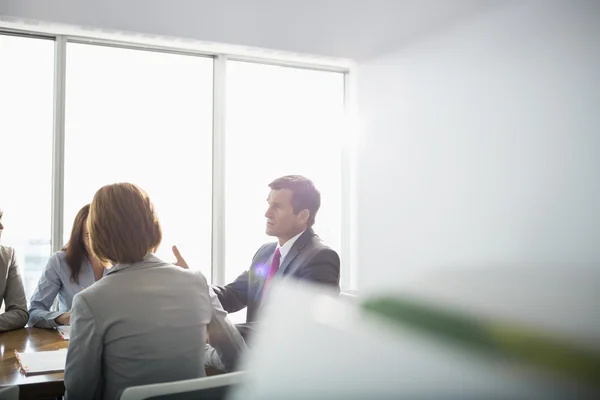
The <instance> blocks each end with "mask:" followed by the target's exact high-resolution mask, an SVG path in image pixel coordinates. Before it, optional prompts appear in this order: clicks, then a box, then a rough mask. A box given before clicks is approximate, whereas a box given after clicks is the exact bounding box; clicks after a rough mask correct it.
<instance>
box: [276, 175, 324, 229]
mask: <svg viewBox="0 0 600 400" xmlns="http://www.w3.org/2000/svg"><path fill="white" fill-rule="evenodd" d="M269 187H270V188H271V189H272V190H280V189H289V190H291V191H292V206H293V207H294V214H298V213H299V212H300V211H302V210H308V211H309V212H310V216H309V217H308V221H307V222H308V226H309V227H311V226H313V225H314V223H315V216H316V215H317V211H319V207H321V193H319V191H318V190H317V188H316V187H315V185H314V184H313V183H312V181H311V180H310V179H307V178H305V177H303V176H301V175H286V176H282V177H281V178H277V179H275V180H274V181H273V182H271V183H269Z"/></svg>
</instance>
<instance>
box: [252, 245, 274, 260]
mask: <svg viewBox="0 0 600 400" xmlns="http://www.w3.org/2000/svg"><path fill="white" fill-rule="evenodd" d="M276 248H277V242H268V243H265V244H263V245H262V246H260V247H259V248H258V250H257V251H256V254H255V255H254V258H257V257H258V258H261V257H262V256H263V255H269V256H271V254H273V252H275V249H276Z"/></svg>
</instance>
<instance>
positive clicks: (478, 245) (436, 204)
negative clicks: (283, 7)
mask: <svg viewBox="0 0 600 400" xmlns="http://www.w3.org/2000/svg"><path fill="white" fill-rule="evenodd" d="M599 20H600V2H598V1H593V0H592V1H525V2H515V3H506V5H505V6H504V7H501V8H499V9H495V10H491V11H488V12H486V13H482V14H481V15H479V16H478V17H476V18H472V19H471V20H470V21H467V22H463V23H462V24H460V25H459V26H455V27H454V28H453V29H451V30H446V31H445V32H438V33H437V34H436V35H435V36H430V37H429V38H426V39H423V40H421V41H419V42H416V43H413V44H412V45H411V46H408V47H407V46H404V47H403V48H399V49H397V50H396V51H394V52H390V53H387V54H384V55H382V56H380V57H377V58H374V59H371V60H369V61H367V62H363V63H361V64H360V68H359V104H360V111H361V118H362V119H363V124H364V129H363V132H362V134H363V137H362V138H361V140H362V143H361V146H362V147H361V149H360V155H359V160H358V170H359V171H358V174H359V175H358V185H359V193H360V194H359V199H358V209H359V216H358V219H359V222H358V235H359V238H358V243H359V247H358V257H359V264H358V265H359V271H358V273H359V277H358V280H359V284H360V286H361V287H362V288H369V287H376V286H380V285H384V286H392V285H394V284H396V283H398V282H400V281H402V279H403V278H404V277H405V276H407V275H408V274H409V273H410V272H411V271H414V270H422V269H424V268H437V269H442V268H443V269H448V268H454V267H459V268H462V267H468V268H500V269H502V268H507V267H515V268H524V267H541V268H558V269H561V268H575V267H581V266H591V267H593V266H596V267H597V266H598V265H600V24H598V21H599Z"/></svg>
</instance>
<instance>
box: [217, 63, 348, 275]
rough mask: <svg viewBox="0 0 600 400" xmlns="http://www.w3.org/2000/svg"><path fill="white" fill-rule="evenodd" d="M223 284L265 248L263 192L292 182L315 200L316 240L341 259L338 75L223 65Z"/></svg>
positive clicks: (340, 76)
mask: <svg viewBox="0 0 600 400" xmlns="http://www.w3.org/2000/svg"><path fill="white" fill-rule="evenodd" d="M225 109H226V127H227V132H226V136H225V138H226V143H225V149H226V150H225V151H226V154H225V163H226V166H225V173H226V175H225V218H226V221H225V277H226V282H231V281H232V280H234V279H235V278H236V277H237V276H238V275H239V274H240V273H242V272H243V271H244V270H246V269H248V267H249V266H250V261H251V260H252V256H253V255H254V254H255V252H256V250H257V249H258V248H259V247H260V246H261V245H262V244H264V243H265V242H268V241H273V240H274V239H273V238H269V237H267V236H266V234H265V233H264V231H265V217H264V213H265V211H266V209H267V203H266V199H267V196H268V193H269V188H268V184H269V183H270V182H271V181H272V180H273V179H275V178H277V177H280V176H283V175H289V174H299V175H304V176H306V177H307V178H309V179H311V180H312V181H313V182H314V183H315V185H316V187H317V189H319V191H320V192H321V209H320V210H319V212H318V214H317V217H316V223H315V226H314V229H315V231H316V232H317V234H318V235H319V236H320V237H321V238H322V239H323V240H324V241H325V242H326V243H327V244H328V245H329V246H331V247H332V248H333V249H335V250H336V251H338V254H339V253H340V250H341V249H340V247H341V222H342V220H341V201H342V199H341V182H342V176H341V168H342V160H341V154H342V146H341V142H342V141H341V137H340V129H339V127H340V123H341V119H342V116H343V112H344V75H343V74H342V73H336V72H324V71H315V70H308V69H299V68H289V67H280V66H273V65H264V64H256V63H248V62H238V61H230V62H228V63H227V93H226V108H225Z"/></svg>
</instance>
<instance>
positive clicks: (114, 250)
mask: <svg viewBox="0 0 600 400" xmlns="http://www.w3.org/2000/svg"><path fill="white" fill-rule="evenodd" d="M88 229H89V231H90V241H91V246H90V247H91V249H92V252H93V253H94V254H95V255H96V257H98V258H99V259H100V260H101V261H103V262H107V261H109V262H112V263H116V264H122V263H133V262H138V261H141V260H143V259H144V257H145V256H146V255H147V254H148V253H150V252H154V251H156V249H157V248H158V246H159V245H160V242H161V240H162V229H161V227H160V223H159V222H158V218H157V216H156V213H155V211H154V204H152V201H151V200H150V198H149V197H148V194H147V193H146V192H145V191H144V190H142V189H141V188H139V187H138V186H136V185H134V184H132V183H115V184H113V185H107V186H104V187H102V188H101V189H100V190H98V191H97V192H96V194H95V195H94V200H93V201H92V206H91V209H90V217H89V218H88Z"/></svg>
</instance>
